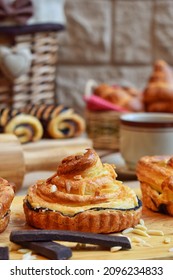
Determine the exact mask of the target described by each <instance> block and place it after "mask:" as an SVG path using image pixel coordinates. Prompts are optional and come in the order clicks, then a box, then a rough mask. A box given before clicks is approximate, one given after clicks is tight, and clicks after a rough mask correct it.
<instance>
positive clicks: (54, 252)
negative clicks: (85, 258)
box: [17, 241, 72, 260]
mask: <svg viewBox="0 0 173 280" xmlns="http://www.w3.org/2000/svg"><path fill="white" fill-rule="evenodd" d="M17 243H18V244H20V245H21V246H22V247H24V248H28V249H31V250H33V251H35V252H36V253H37V254H39V255H42V256H44V257H46V258H48V259H51V260H66V259H69V258H70V257H71V256H72V251H71V249H70V248H69V247H66V246H64V245H61V244H58V243H56V242H52V241H46V242H45V241H38V242H37V241H35V242H27V241H26V242H17Z"/></svg>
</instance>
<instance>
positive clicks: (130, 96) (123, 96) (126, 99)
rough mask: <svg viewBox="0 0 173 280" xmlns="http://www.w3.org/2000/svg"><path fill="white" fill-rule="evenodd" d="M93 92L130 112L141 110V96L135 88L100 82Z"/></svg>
mask: <svg viewBox="0 0 173 280" xmlns="http://www.w3.org/2000/svg"><path fill="white" fill-rule="evenodd" d="M93 94H94V95H97V96H99V97H101V98H103V99H105V100H107V101H109V102H111V103H113V104H116V105H119V106H121V107H123V108H125V109H127V110H129V111H132V112H133V111H136V112H138V111H142V110H143V103H142V98H141V97H142V96H141V94H140V92H139V91H137V90H136V89H135V88H131V87H120V86H116V87H113V86H109V85H107V84H101V85H99V86H98V87H96V88H95V89H94V92H93Z"/></svg>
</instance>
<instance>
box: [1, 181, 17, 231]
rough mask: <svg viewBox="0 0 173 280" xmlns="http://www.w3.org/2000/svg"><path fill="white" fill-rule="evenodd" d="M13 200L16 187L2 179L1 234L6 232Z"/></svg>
mask: <svg viewBox="0 0 173 280" xmlns="http://www.w3.org/2000/svg"><path fill="white" fill-rule="evenodd" d="M13 198H14V186H13V185H12V184H10V183H9V182H8V181H7V180H5V179H3V178H1V177H0V232H2V231H4V230H5V228H6V227H7V225H8V222H9V219H10V206H11V203H12V201H13Z"/></svg>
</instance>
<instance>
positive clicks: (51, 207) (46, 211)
mask: <svg viewBox="0 0 173 280" xmlns="http://www.w3.org/2000/svg"><path fill="white" fill-rule="evenodd" d="M116 177H117V174H116V173H115V170H114V167H113V166H112V165H110V164H106V163H105V164H102V162H101V160H100V158H99V156H98V155H97V153H96V152H95V151H94V150H92V149H88V150H87V151H86V152H85V153H83V154H77V155H72V156H69V157H67V158H65V159H64V160H62V162H61V164H60V165H59V166H58V168H57V172H56V173H55V174H53V176H51V177H50V178H48V179H47V180H39V181H37V182H36V184H34V185H33V186H31V187H30V188H29V190H28V194H27V196H26V198H25V199H24V211H25V215H26V220H27V222H28V223H29V224H30V225H31V226H33V227H36V228H42V229H60V230H75V231H83V232H95V233H109V232H118V231H121V230H124V229H125V228H128V227H133V226H134V225H136V224H137V223H138V222H139V219H140V217H141V210H142V205H141V201H140V200H139V199H138V197H137V196H136V194H135V192H134V191H133V190H132V189H131V188H129V187H128V186H125V185H124V184H123V183H122V182H120V181H118V180H117V179H116Z"/></svg>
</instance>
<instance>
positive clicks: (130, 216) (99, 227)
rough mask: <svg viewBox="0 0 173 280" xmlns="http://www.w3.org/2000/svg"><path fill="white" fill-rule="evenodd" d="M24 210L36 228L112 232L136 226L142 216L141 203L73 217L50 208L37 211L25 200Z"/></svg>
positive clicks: (82, 213)
mask: <svg viewBox="0 0 173 280" xmlns="http://www.w3.org/2000/svg"><path fill="white" fill-rule="evenodd" d="M139 204H140V203H139ZM24 212H25V216H26V220H27V222H28V223H29V224H30V225H31V226H34V227H36V228H42V229H59V230H75V231H83V232H93V233H110V232H119V231H122V230H124V229H125V228H128V227H133V226H135V225H136V224H137V223H138V222H139V219H140V217H141V212H142V207H141V205H140V206H139V208H137V209H130V210H113V209H110V210H108V209H105V210H87V211H84V212H80V213H78V214H76V215H74V216H72V217H71V216H68V215H63V214H62V213H60V212H53V211H49V210H46V211H38V212H37V211H35V210H34V209H31V208H30V207H29V206H28V203H27V201H26V200H25V202H24Z"/></svg>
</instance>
